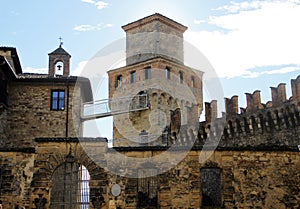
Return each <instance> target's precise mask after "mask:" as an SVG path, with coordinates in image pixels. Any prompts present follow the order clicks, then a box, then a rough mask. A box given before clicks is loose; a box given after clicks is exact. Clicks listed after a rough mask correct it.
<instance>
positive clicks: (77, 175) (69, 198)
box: [50, 162, 90, 209]
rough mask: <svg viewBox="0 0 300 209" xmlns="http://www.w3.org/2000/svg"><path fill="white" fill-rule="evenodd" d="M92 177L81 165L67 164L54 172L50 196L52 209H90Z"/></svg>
mask: <svg viewBox="0 0 300 209" xmlns="http://www.w3.org/2000/svg"><path fill="white" fill-rule="evenodd" d="M89 180H90V175H89V172H88V170H87V169H86V168H85V167H84V166H83V165H81V164H79V163H75V162H65V163H63V164H62V165H60V166H59V167H57V169H56V170H55V171H54V173H53V176H52V188H51V196H50V208H51V209H88V208H89V204H90V187H89Z"/></svg>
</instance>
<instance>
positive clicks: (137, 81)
mask: <svg viewBox="0 0 300 209" xmlns="http://www.w3.org/2000/svg"><path fill="white" fill-rule="evenodd" d="M122 28H123V29H124V31H125V32H126V66H125V67H121V68H117V69H113V70H110V71H108V76H109V98H110V99H112V100H115V101H116V100H119V99H120V98H122V97H129V98H130V97H132V102H131V104H130V105H128V113H124V114H120V115H115V116H114V129H113V135H114V136H113V138H114V146H115V147H120V146H121V147H122V146H125V147H126V146H157V145H160V146H161V145H163V146H164V145H170V144H172V143H175V142H176V140H177V139H178V137H179V131H180V129H181V128H182V127H183V126H186V125H187V124H189V126H190V125H191V124H196V123H197V122H198V120H199V116H200V113H201V112H202V109H203V106H202V101H203V99H202V74H203V73H202V72H201V71H197V70H195V69H192V68H190V67H188V66H185V65H184V64H183V63H184V60H183V57H184V50H183V48H184V47H183V46H184V44H183V43H184V42H183V33H184V32H185V30H186V29H187V27H186V26H184V25H182V24H180V23H177V22H175V21H174V20H171V19H169V18H167V17H165V16H163V15H161V14H158V13H156V14H153V15H150V16H148V17H145V18H142V19H140V20H137V21H135V22H132V23H129V24H127V25H125V26H123V27H122ZM141 95H146V97H141ZM143 100H145V101H143ZM119 101H120V103H119V105H122V100H121V99H120V100H119ZM146 101H147V107H148V109H143V110H136V111H135V110H132V107H133V106H134V104H136V102H138V104H139V105H141V103H143V102H146ZM124 105H126V104H124ZM190 127H191V126H190Z"/></svg>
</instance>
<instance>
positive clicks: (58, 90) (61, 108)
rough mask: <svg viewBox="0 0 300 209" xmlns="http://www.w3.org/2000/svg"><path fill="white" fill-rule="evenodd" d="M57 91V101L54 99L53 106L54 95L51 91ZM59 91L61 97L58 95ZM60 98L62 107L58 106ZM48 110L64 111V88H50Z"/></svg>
mask: <svg viewBox="0 0 300 209" xmlns="http://www.w3.org/2000/svg"><path fill="white" fill-rule="evenodd" d="M55 92H57V94H58V96H57V101H56V103H57V104H56V108H53V103H54V97H53V93H55ZM60 93H63V98H61V97H60ZM61 99H63V103H62V104H63V107H60V104H61ZM50 103H51V104H50V110H52V111H64V110H65V90H64V89H52V90H51V101H50Z"/></svg>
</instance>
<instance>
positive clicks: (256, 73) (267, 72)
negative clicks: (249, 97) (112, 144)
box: [242, 66, 300, 78]
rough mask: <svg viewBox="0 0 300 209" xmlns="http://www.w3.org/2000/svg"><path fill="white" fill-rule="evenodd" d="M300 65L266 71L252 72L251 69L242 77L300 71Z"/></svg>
mask: <svg viewBox="0 0 300 209" xmlns="http://www.w3.org/2000/svg"><path fill="white" fill-rule="evenodd" d="M299 70H300V67H299V66H295V67H283V68H280V69H276V70H266V71H262V72H251V71H247V72H246V73H247V74H245V75H243V76H242V77H244V78H256V77H258V76H262V75H274V74H285V73H291V72H295V71H299Z"/></svg>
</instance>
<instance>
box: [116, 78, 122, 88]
mask: <svg viewBox="0 0 300 209" xmlns="http://www.w3.org/2000/svg"><path fill="white" fill-rule="evenodd" d="M122 79H123V78H122V75H118V76H117V80H116V88H117V87H121V86H122Z"/></svg>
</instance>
